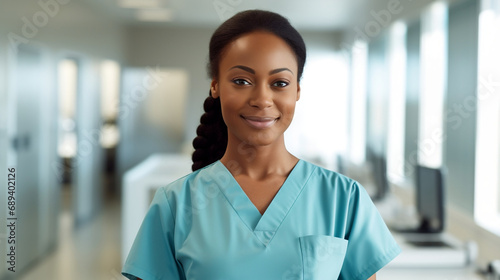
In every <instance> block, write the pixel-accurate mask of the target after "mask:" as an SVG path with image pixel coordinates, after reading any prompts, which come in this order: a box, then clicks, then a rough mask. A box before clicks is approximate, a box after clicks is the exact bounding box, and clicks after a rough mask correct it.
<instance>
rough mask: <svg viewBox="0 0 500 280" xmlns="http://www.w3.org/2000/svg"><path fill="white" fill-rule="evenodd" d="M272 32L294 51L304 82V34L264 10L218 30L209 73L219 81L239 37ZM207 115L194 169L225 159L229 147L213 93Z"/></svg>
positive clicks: (242, 15)
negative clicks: (226, 57)
mask: <svg viewBox="0 0 500 280" xmlns="http://www.w3.org/2000/svg"><path fill="white" fill-rule="evenodd" d="M258 30H259V31H268V32H271V33H273V34H274V35H276V36H278V37H280V38H281V39H283V40H284V41H285V42H286V43H287V44H288V45H289V46H290V47H291V48H292V50H293V52H294V54H295V58H296V59H297V65H298V73H297V79H298V80H299V81H300V78H301V77H302V72H303V69H304V64H305V61H306V46H305V44H304V40H303V39H302V37H301V36H300V34H299V33H298V32H297V30H295V29H294V28H293V27H292V26H291V24H290V22H289V21H288V20H287V19H286V18H284V17H283V16H281V15H279V14H277V13H273V12H269V11H263V10H247V11H243V12H239V13H237V14H236V15H234V16H233V17H231V18H230V19H228V20H226V21H225V22H224V23H222V25H220V26H219V27H218V28H217V30H215V32H214V34H213V35H212V38H211V39H210V47H209V62H208V64H207V72H208V75H209V78H211V79H218V74H219V63H220V60H221V57H222V55H223V50H224V48H225V47H226V46H227V45H228V44H229V43H231V42H233V41H234V40H236V39H238V37H240V36H242V35H244V34H247V33H250V32H252V31H258ZM203 109H204V110H205V113H204V114H203V115H202V116H201V118H200V125H199V126H198V129H197V130H196V134H197V136H196V137H195V138H194V140H193V147H194V149H195V151H194V153H193V156H192V160H193V165H192V167H191V168H192V170H193V171H195V170H198V169H200V168H203V167H205V166H207V165H209V164H211V163H213V162H215V161H217V160H219V159H221V158H222V156H223V155H224V153H225V151H226V146H227V126H226V124H225V123H224V120H223V118H222V111H221V105H220V99H219V98H213V97H212V96H211V91H209V96H208V97H207V99H205V102H204V104H203Z"/></svg>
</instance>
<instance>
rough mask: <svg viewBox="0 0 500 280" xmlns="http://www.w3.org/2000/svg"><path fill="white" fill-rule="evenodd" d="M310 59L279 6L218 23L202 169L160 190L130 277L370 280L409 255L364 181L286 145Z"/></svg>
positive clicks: (197, 158) (200, 142)
mask: <svg viewBox="0 0 500 280" xmlns="http://www.w3.org/2000/svg"><path fill="white" fill-rule="evenodd" d="M305 60H306V48H305V44H304V41H303V40H302V37H301V36H300V35H299V33H298V32H297V31H296V30H295V29H294V28H293V27H292V26H291V25H290V23H289V22H288V20H287V19H285V18H284V17H282V16H280V15H278V14H276V13H272V12H268V11H262V10H248V11H244V12H241V13H238V14H236V15H235V16H233V17H232V18H230V19H228V20H227V21H226V22H224V23H223V24H222V25H221V26H220V27H219V28H218V29H217V30H216V31H215V33H214V34H213V36H212V38H211V40H210V53H209V65H208V70H209V75H210V77H211V79H212V81H211V87H210V92H209V97H208V98H207V99H206V100H205V103H204V109H205V113H204V114H203V116H202V117H201V124H200V126H199V127H198V129H197V137H196V138H195V139H194V141H193V145H194V147H195V152H194V154H193V172H192V173H191V174H189V175H187V176H185V177H183V178H180V179H178V180H177V181H175V182H173V183H170V184H168V185H166V186H164V187H161V188H159V189H158V191H157V192H156V194H155V196H154V199H153V201H152V203H151V206H150V209H149V211H148V213H147V215H146V217H145V218H144V221H143V223H142V225H141V228H140V230H139V232H138V234H137V237H136V239H135V241H134V244H133V246H132V249H131V251H130V253H129V255H128V258H127V261H126V263H125V265H124V267H123V271H122V273H123V275H124V276H126V277H128V278H129V279H144V280H150V279H151V280H153V279H166V280H176V279H187V280H194V279H197V280H198V279H200V280H201V279H203V280H216V279H217V280H222V279H224V280H226V279H234V280H260V279H290V280H292V279H293V280H295V279H297V280H299V279H300V280H307V279H311V280H313V279H314V280H322V279H325V280H326V279H363V280H365V279H375V277H376V276H375V274H376V272H377V271H378V270H379V269H381V268H382V267H383V266H385V265H386V264H387V263H389V262H390V261H391V260H392V259H393V258H395V257H396V256H397V255H398V254H399V253H400V251H401V250H400V248H399V246H398V245H397V244H396V242H395V241H394V239H393V237H392V236H391V234H390V232H389V231H388V229H387V227H386V225H385V224H384V221H383V220H382V219H381V217H380V215H379V213H378V212H377V210H376V208H375V207H374V205H373V203H372V201H371V200H370V198H369V196H368V195H367V193H366V191H365V190H364V188H363V187H362V186H361V185H360V184H359V183H358V182H356V181H355V180H352V179H350V178H348V177H345V176H343V175H341V174H338V173H336V172H333V171H329V170H326V169H323V168H321V167H319V166H316V165H314V164H312V163H309V162H307V161H304V160H301V159H299V158H297V157H295V156H294V155H292V154H291V153H290V152H288V150H287V149H286V146H285V142H284V135H283V133H284V132H285V130H286V129H287V128H288V126H289V125H290V123H291V121H292V118H293V114H294V109H295V104H296V102H297V101H298V100H299V99H300V95H301V91H300V84H299V82H300V77H301V75H302V70H303V68H304V63H305ZM325 86H328V83H325ZM318 102H321V100H318ZM318 121H321V120H318ZM340 137H341V135H340ZM166 172H168V171H166Z"/></svg>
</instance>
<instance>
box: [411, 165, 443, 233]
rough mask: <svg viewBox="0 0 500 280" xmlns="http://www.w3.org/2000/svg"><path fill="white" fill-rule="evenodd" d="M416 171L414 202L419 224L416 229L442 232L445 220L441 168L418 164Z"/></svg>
mask: <svg viewBox="0 0 500 280" xmlns="http://www.w3.org/2000/svg"><path fill="white" fill-rule="evenodd" d="M416 171H417V176H416V186H417V188H416V203H417V212H418V215H419V217H420V226H419V228H418V230H417V231H418V232H423V233H438V232H442V231H443V230H444V221H445V219H444V216H445V213H444V212H445V210H444V207H445V200H444V175H443V170H442V169H436V168H429V167H425V166H420V165H418V166H417V167H416Z"/></svg>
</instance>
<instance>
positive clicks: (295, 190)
mask: <svg viewBox="0 0 500 280" xmlns="http://www.w3.org/2000/svg"><path fill="white" fill-rule="evenodd" d="M212 168H213V171H215V172H212V176H213V179H214V180H215V181H216V182H217V185H218V186H219V189H220V190H221V192H222V193H223V194H224V196H225V197H226V199H227V201H228V202H229V204H230V205H231V206H232V208H233V209H234V211H235V212H236V214H237V215H238V216H239V217H240V219H241V221H242V222H243V223H244V224H245V225H246V226H247V228H248V229H249V230H250V231H252V232H253V233H254V234H255V236H256V237H257V238H258V239H259V240H260V241H261V242H262V243H263V244H264V245H265V246H267V245H268V244H269V243H270V242H271V240H272V238H273V237H274V234H275V233H276V231H277V230H278V228H279V226H280V225H281V223H282V222H283V220H284V219H285V217H286V215H287V214H288V212H289V211H290V209H291V208H292V206H293V204H294V203H295V201H296V200H297V198H298V197H299V195H300V192H301V191H302V189H303V187H304V186H305V185H306V183H307V180H308V179H309V177H310V175H311V173H312V170H313V167H312V165H308V164H306V162H304V161H303V160H301V159H299V161H298V162H297V164H295V166H294V168H293V169H292V171H291V172H290V174H288V177H287V178H286V179H285V182H284V183H283V185H282V186H281V187H280V189H279V190H278V192H277V193H276V195H275V196H274V198H273V200H272V201H271V203H270V204H269V206H268V207H267V209H266V211H265V212H264V214H260V212H259V210H258V209H257V207H255V205H254V204H253V202H252V201H251V200H250V198H249V197H248V196H247V194H246V193H245V191H243V189H242V188H241V186H240V185H239V184H238V182H237V181H236V179H235V178H234V177H233V175H232V174H231V172H229V170H228V169H227V168H226V167H225V166H224V164H223V163H222V162H220V160H219V161H216V162H215V163H214V165H213V166H212Z"/></svg>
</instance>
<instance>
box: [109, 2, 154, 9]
mask: <svg viewBox="0 0 500 280" xmlns="http://www.w3.org/2000/svg"><path fill="white" fill-rule="evenodd" d="M117 4H118V6H120V7H122V8H135V9H143V8H158V7H160V6H161V0H117Z"/></svg>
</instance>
